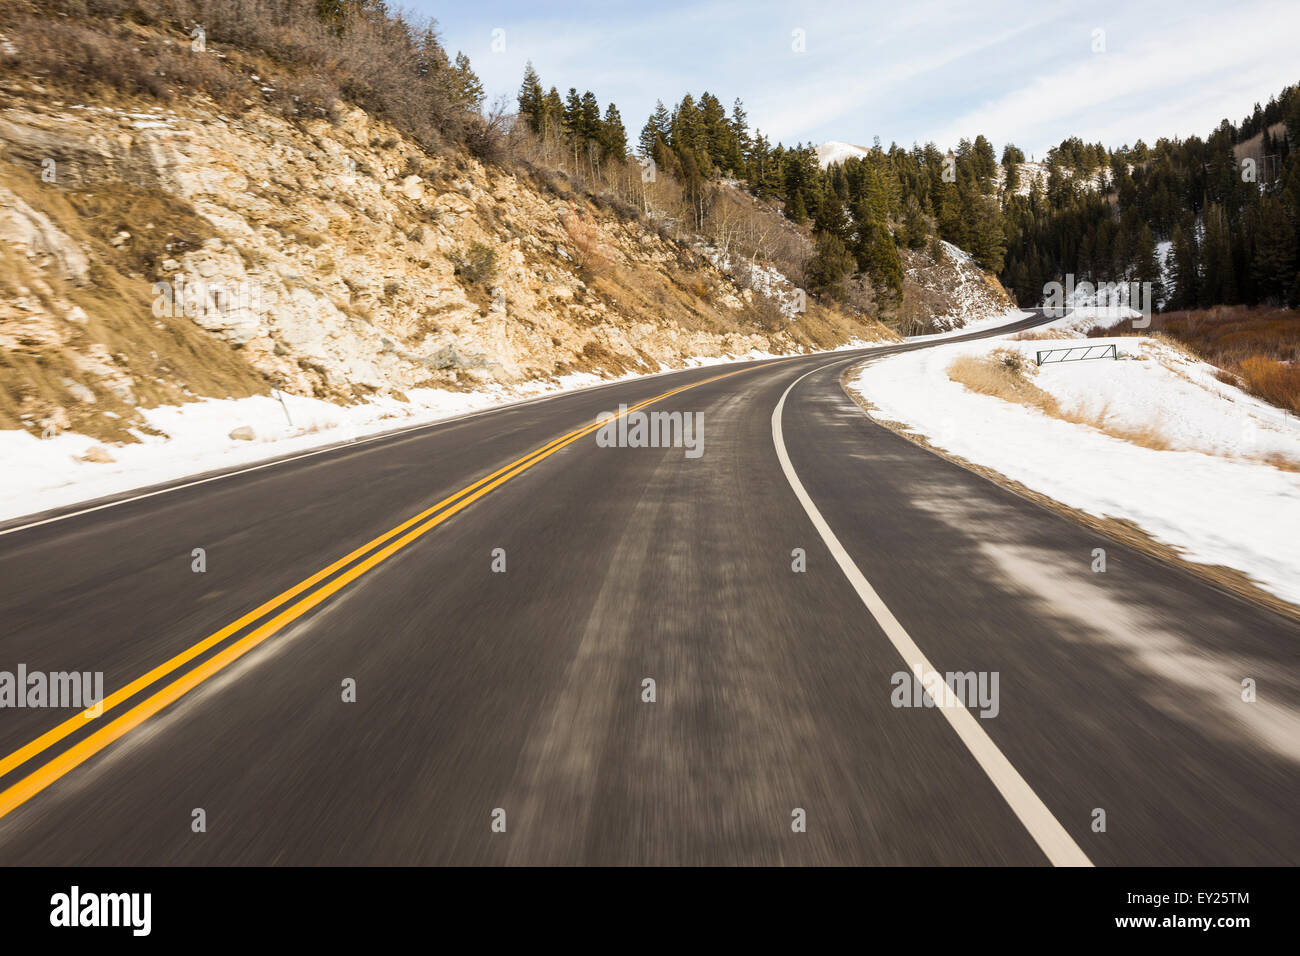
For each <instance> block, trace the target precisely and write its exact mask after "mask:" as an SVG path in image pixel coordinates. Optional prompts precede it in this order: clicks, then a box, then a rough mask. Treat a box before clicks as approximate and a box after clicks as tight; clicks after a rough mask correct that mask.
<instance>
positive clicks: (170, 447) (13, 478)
mask: <svg viewBox="0 0 1300 956" xmlns="http://www.w3.org/2000/svg"><path fill="white" fill-rule="evenodd" d="M862 344H865V343H849V344H847V345H845V346H843V348H854V347H861V345H862ZM872 344H874V343H872ZM777 357H779V356H777V355H776V354H774V353H769V352H763V351H760V350H758V349H755V350H753V351H751V352H749V353H747V354H745V355H723V356H709V357H694V358H691V359H689V360H688V361H687V362H686V367H688V368H699V367H703V366H709V365H720V364H725V363H728V362H737V361H750V360H754V359H767V358H777ZM668 371H672V370H671V369H667V368H665V369H663V372H668ZM652 374H662V372H660V373H652ZM637 377H639V373H628V374H625V375H621V376H618V377H616V378H602V377H601V376H599V375H596V374H594V373H591V372H575V373H572V374H569V375H562V376H559V377H558V378H556V379H554V380H553V381H550V382H528V383H523V384H520V385H515V386H501V385H498V386H494V387H490V388H484V389H481V390H478V391H473V392H451V391H444V390H442V389H412V390H411V391H409V392H407V393H406V394H407V397H408V398H409V399H410V401H408V402H401V401H398V400H397V399H394V398H375V399H372V400H370V401H367V402H362V403H359V404H356V405H335V404H333V403H331V402H327V401H323V400H320V399H315V398H305V397H301V396H295V395H283V401H284V405H283V406H282V405H281V403H280V401H279V400H277V399H276V398H274V397H271V396H254V397H252V398H240V399H202V400H200V401H196V402H189V403H186V404H184V405H163V406H160V407H158V408H153V409H148V410H143V409H142V410H141V414H142V415H143V416H144V418H145V420H146V421H147V422H148V424H149V427H150V428H151V429H153V430H156V431H159V432H162V433H163V434H162V435H161V436H160V435H149V434H145V433H144V432H141V431H134V432H133V434H135V435H136V437H137V438H139V439H140V442H139V444H132V445H107V446H105V445H102V444H101V443H100V442H98V441H97V440H96V439H93V438H90V437H88V436H86V435H81V434H77V433H75V432H64V433H62V434H58V435H55V436H53V437H50V438H47V439H41V438H37V437H35V436H34V435H32V434H30V433H28V432H26V431H23V430H21V429H19V430H5V431H0V460H3V461H4V463H5V466H4V468H3V470H0V521H3V520H8V519H11V518H17V517H21V516H23V515H30V514H36V513H38V512H42V511H48V510H51V509H55V508H64V507H67V506H69V505H74V504H77V503H79V502H84V501H90V500H93V499H95V498H102V497H105V496H107V495H115V494H120V493H122V492H127V491H132V490H134V489H137V488H143V487H146V486H149V485H155V484H161V483H164V482H170V481H176V480H178V479H182V478H186V477H189V476H193V475H199V474H202V473H204V472H209V471H217V470H222V469H227V468H238V467H241V466H246V465H253V464H256V463H258V462H262V461H267V460H269V459H272V458H278V457H280V456H283V455H293V454H297V453H304V452H309V451H311V450H312V449H315V448H321V447H323V446H326V445H333V444H335V443H338V442H345V441H354V440H357V439H360V438H364V437H367V436H371V435H377V434H380V433H383V432H388V431H393V430H395V429H400V428H407V427H412V426H415V425H422V424H428V423H430V422H435V421H441V420H443V419H448V418H454V417H456V416H458V415H464V414H467V413H470V412H474V411H478V410H481V409H486V408H491V407H493V406H498V405H502V404H506V403H509V402H513V401H522V400H527V399H529V398H536V397H540V396H544V395H554V394H558V393H560V392H566V391H574V390H577V389H582V388H589V387H592V386H596V385H604V384H608V383H610V382H615V381H623V380H625V379H629V378H637ZM242 426H248V427H250V428H252V430H253V435H254V438H253V440H251V441H247V440H241V439H236V438H232V437H231V435H230V433H231V432H232V431H233V430H235V429H236V428H239V427H242ZM97 447H99V448H102V449H104V450H106V451H107V452H108V454H109V455H110V456H111V457H112V458H113V461H111V462H93V461H83V460H82V459H83V458H84V457H85V456H86V453H87V452H88V451H90V450H91V449H92V448H97Z"/></svg>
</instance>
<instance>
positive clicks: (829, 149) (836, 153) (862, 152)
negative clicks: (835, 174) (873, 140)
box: [817, 139, 871, 169]
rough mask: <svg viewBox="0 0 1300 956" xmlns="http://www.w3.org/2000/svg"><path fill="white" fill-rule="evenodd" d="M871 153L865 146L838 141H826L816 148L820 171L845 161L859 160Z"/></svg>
mask: <svg viewBox="0 0 1300 956" xmlns="http://www.w3.org/2000/svg"><path fill="white" fill-rule="evenodd" d="M870 152H871V149H870V148H869V147H867V146H854V145H853V144H852V143H841V142H840V141H839V140H834V139H832V140H828V141H827V142H825V143H822V144H821V145H820V146H818V147H817V162H818V164H819V165H820V166H821V168H822V169H825V168H826V167H827V166H833V165H835V164H836V163H842V162H844V160H846V159H861V158H862V157H863V156H866V155H867V154H868V153H870Z"/></svg>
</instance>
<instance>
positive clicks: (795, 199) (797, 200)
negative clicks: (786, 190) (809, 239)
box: [785, 190, 808, 226]
mask: <svg viewBox="0 0 1300 956" xmlns="http://www.w3.org/2000/svg"><path fill="white" fill-rule="evenodd" d="M785 216H786V218H787V219H789V220H790V221H791V222H793V223H795V224H797V225H800V226H802V225H803V224H804V223H805V222H807V221H808V209H807V207H806V206H804V204H803V194H802V193H800V192H799V191H798V190H795V193H794V195H793V196H791V197H790V198H789V199H788V200H787V201H786V204H785Z"/></svg>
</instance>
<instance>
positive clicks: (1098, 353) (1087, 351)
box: [1037, 343, 1119, 365]
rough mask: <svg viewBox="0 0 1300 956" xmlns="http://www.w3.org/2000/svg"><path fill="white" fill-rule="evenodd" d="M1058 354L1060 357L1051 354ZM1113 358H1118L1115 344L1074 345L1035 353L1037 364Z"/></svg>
mask: <svg viewBox="0 0 1300 956" xmlns="http://www.w3.org/2000/svg"><path fill="white" fill-rule="evenodd" d="M1054 355H1059V356H1060V358H1053V357H1052V356H1054ZM1104 358H1109V359H1115V360H1116V361H1118V360H1119V352H1118V350H1117V349H1116V348H1115V345H1114V344H1113V343H1112V344H1111V345H1076V346H1074V347H1073V348H1068V349H1045V350H1043V351H1040V352H1038V353H1037V363H1038V364H1039V365H1056V364H1058V363H1060V362H1083V361H1086V360H1088V359H1104Z"/></svg>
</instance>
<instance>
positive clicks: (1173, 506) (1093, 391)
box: [849, 316, 1300, 604]
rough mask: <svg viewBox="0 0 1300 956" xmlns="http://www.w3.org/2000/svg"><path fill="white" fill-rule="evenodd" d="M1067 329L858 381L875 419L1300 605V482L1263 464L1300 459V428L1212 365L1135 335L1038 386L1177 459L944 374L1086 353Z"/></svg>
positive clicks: (946, 349)
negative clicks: (965, 362)
mask: <svg viewBox="0 0 1300 956" xmlns="http://www.w3.org/2000/svg"><path fill="white" fill-rule="evenodd" d="M1069 318H1070V317H1068V316H1067V317H1066V319H1067V320H1068V319H1069ZM1063 324H1066V325H1068V324H1069V323H1068V322H1067V321H1065V320H1063ZM1071 331H1072V330H1070V329H1068V328H1067V329H1066V330H1064V332H1065V334H1064V337H1063V338H1062V339H1061V340H1059V341H1058V342H1053V341H1051V340H1031V341H1024V342H1018V341H1015V340H1013V339H1010V338H1005V337H1004V338H999V339H988V340H982V341H979V342H972V343H964V342H963V343H952V344H945V345H942V346H940V347H937V348H933V349H925V350H921V351H917V352H910V353H904V354H901V355H897V356H889V357H887V358H884V359H881V360H878V361H875V362H872V363H870V364H868V365H866V366H863V367H862V368H860V369H859V370H857V371H856V372H855V373H854V374H853V375H852V376H851V378H850V381H849V385H850V387H851V388H852V389H853V390H854V391H855V392H857V393H858V394H859V395H860V396H861V397H862V398H863V399H864V400H865V401H867V402H868V403H870V404H871V405H872V406H873V407H874V409H875V410H876V411H875V412H874V414H876V415H878V416H879V417H880V418H882V419H885V420H890V421H897V422H901V423H903V424H904V425H905V426H907V427H908V428H909V429H910V430H913V431H915V432H918V433H920V434H922V435H925V436H926V438H927V439H928V440H929V441H930V442H931V443H932V444H934V445H935V446H936V447H939V448H942V449H943V450H945V451H947V452H949V453H951V454H954V455H958V456H960V457H962V458H964V459H966V460H968V461H971V462H974V463H976V464H979V465H983V466H985V467H988V468H991V469H993V470H995V471H997V472H999V473H1001V474H1003V475H1005V476H1006V477H1007V478H1010V479H1012V480H1013V481H1017V482H1019V483H1021V484H1023V485H1025V486H1026V487H1028V488H1031V489H1033V490H1035V491H1038V492H1041V493H1042V494H1045V495H1047V496H1048V497H1051V498H1053V499H1055V500H1056V501H1059V502H1061V503H1062V504H1065V505H1067V506H1069V507H1072V508H1077V509H1079V510H1081V511H1084V512H1087V513H1089V514H1092V515H1095V516H1098V517H1112V518H1118V519H1128V520H1131V521H1133V522H1134V523H1136V524H1137V525H1138V526H1140V527H1141V528H1143V529H1144V530H1145V531H1146V532H1147V533H1149V534H1150V535H1151V536H1152V537H1153V538H1155V539H1156V540H1158V541H1161V542H1163V543H1165V544H1167V545H1170V546H1172V547H1174V548H1176V549H1178V550H1179V551H1180V552H1181V553H1182V554H1183V556H1184V557H1185V558H1186V559H1187V560H1189V561H1193V562H1198V563H1204V564H1221V565H1226V566H1228V567H1232V568H1236V569H1238V570H1240V571H1243V572H1244V573H1246V574H1247V575H1249V576H1250V577H1251V578H1253V579H1254V580H1255V581H1256V582H1257V583H1258V584H1259V585H1260V586H1261V587H1263V588H1265V589H1267V590H1269V591H1271V592H1272V593H1274V594H1276V595H1277V596H1279V597H1281V598H1283V599H1285V600H1288V601H1292V602H1294V603H1297V604H1300V536H1297V535H1296V534H1295V529H1296V528H1300V474H1298V473H1296V472H1294V471H1286V470H1283V469H1281V468H1278V467H1275V466H1273V465H1271V464H1268V463H1266V462H1265V461H1262V460H1260V459H1265V458H1268V457H1269V456H1278V457H1280V458H1285V459H1288V460H1290V461H1292V462H1296V463H1300V419H1297V418H1296V417H1295V416H1292V415H1288V414H1286V413H1284V412H1281V411H1279V410H1278V409H1276V408H1274V407H1272V406H1270V405H1267V404H1265V403H1263V402H1260V401H1258V400H1256V399H1254V398H1252V397H1250V396H1249V395H1246V394H1245V393H1244V392H1241V391H1240V390H1238V389H1236V388H1234V387H1233V386H1230V385H1226V384H1224V383H1222V382H1220V381H1218V380H1217V379H1216V378H1215V370H1214V369H1213V368H1212V367H1211V366H1208V365H1206V364H1204V363H1202V362H1198V361H1196V360H1194V359H1191V358H1189V357H1187V356H1185V355H1183V354H1182V353H1181V352H1179V351H1178V350H1176V349H1173V348H1171V347H1170V346H1168V345H1166V344H1164V343H1162V342H1159V341H1157V340H1154V339H1148V338H1139V337H1131V336H1129V337H1115V338H1098V339H1089V340H1087V343H1086V344H1088V345H1104V344H1110V343H1114V344H1115V345H1116V346H1117V349H1118V351H1119V352H1120V354H1121V355H1122V358H1121V359H1119V360H1118V361H1116V360H1109V359H1104V360H1097V361H1086V362H1078V363H1070V364H1063V365H1047V366H1044V367H1043V368H1041V369H1040V370H1039V371H1038V374H1037V375H1036V376H1033V381H1034V384H1035V385H1037V386H1038V387H1039V388H1041V389H1043V390H1044V391H1047V392H1049V393H1050V394H1052V395H1053V396H1054V397H1055V398H1056V399H1057V400H1058V402H1059V403H1060V406H1061V408H1062V410H1065V411H1078V412H1081V413H1084V414H1089V415H1092V416H1097V417H1099V418H1101V420H1102V421H1103V422H1104V423H1105V424H1106V425H1107V426H1113V427H1115V428H1119V429H1132V430H1142V429H1152V430H1154V431H1156V432H1158V433H1159V434H1160V435H1161V436H1162V437H1163V438H1164V439H1165V440H1166V441H1167V442H1168V444H1169V445H1170V448H1169V449H1168V450H1157V449H1154V448H1148V447H1144V446H1142V445H1139V444H1135V443H1133V442H1130V441H1127V440H1124V439H1121V438H1117V437H1113V436H1112V435H1109V434H1106V433H1105V432H1103V431H1101V430H1099V429H1097V428H1093V427H1091V426H1089V425H1083V424H1076V423H1073V422H1068V421H1064V420H1061V419H1058V418H1053V417H1051V416H1049V415H1047V414H1046V413H1044V412H1042V411H1040V410H1038V409H1036V408H1029V407H1025V406H1022V405H1017V404H1013V403H1010V402H1006V401H1003V400H1002V399H999V398H995V397H993V396H988V395H980V394H976V393H974V392H971V391H969V390H967V389H966V388H965V387H963V386H962V385H959V384H958V383H956V382H954V381H952V380H950V379H949V378H948V367H949V366H950V365H951V364H952V362H953V360H954V359H956V358H957V357H958V356H961V355H988V354H989V353H991V352H992V351H993V350H995V349H998V348H1006V349H1011V350H1014V351H1018V352H1020V353H1021V354H1022V355H1023V356H1024V357H1025V359H1026V361H1027V362H1028V364H1029V365H1030V366H1033V364H1034V353H1035V352H1036V351H1038V350H1042V349H1047V348H1052V347H1054V346H1056V347H1069V346H1078V345H1080V344H1081V343H1080V341H1079V339H1078V338H1077V335H1078V334H1079V333H1078V332H1074V335H1071Z"/></svg>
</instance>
